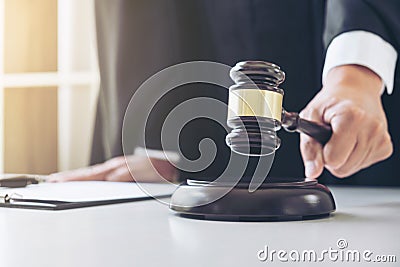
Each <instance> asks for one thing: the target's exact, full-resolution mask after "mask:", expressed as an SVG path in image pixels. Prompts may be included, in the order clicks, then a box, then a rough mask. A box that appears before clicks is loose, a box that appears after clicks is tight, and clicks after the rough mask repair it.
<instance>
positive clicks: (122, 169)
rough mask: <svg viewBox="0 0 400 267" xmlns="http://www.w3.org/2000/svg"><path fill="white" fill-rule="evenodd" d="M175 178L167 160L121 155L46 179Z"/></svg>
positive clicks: (127, 180)
mask: <svg viewBox="0 0 400 267" xmlns="http://www.w3.org/2000/svg"><path fill="white" fill-rule="evenodd" d="M128 165H129V168H128ZM133 176H134V177H133ZM176 178H177V170H176V168H175V167H174V166H173V165H172V164H171V163H169V162H168V161H165V160H160V159H153V158H148V157H147V156H135V155H134V156H128V157H126V160H125V157H123V156H121V157H116V158H112V159H110V160H108V161H106V162H104V163H101V164H97V165H93V166H89V167H86V168H81V169H77V170H72V171H66V172H60V173H54V174H51V175H50V176H49V177H48V181H49V182H67V181H93V180H97V181H114V182H117V181H119V182H134V181H135V182H165V181H170V182H173V181H174V180H175V179H176Z"/></svg>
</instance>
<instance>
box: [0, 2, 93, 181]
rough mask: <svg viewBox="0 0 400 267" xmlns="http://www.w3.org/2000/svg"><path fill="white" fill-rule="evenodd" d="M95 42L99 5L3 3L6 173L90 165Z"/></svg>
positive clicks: (0, 147) (1, 98) (0, 78)
mask: <svg viewBox="0 0 400 267" xmlns="http://www.w3.org/2000/svg"><path fill="white" fill-rule="evenodd" d="M95 40H96V38H95V25H94V11H93V0H0V111H1V113H0V173H4V172H6V173H38V174H47V173H51V172H56V171H62V170H67V169H72V168H77V167H81V166H85V165H87V164H88V163H89V158H90V148H91V138H92V131H93V125H94V116H95V109H96V99H97V94H98V88H99V86H98V84H99V75H98V67H97V58H96V57H97V52H96V42H95Z"/></svg>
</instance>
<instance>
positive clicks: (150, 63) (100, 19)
mask: <svg viewBox="0 0 400 267" xmlns="http://www.w3.org/2000/svg"><path fill="white" fill-rule="evenodd" d="M349 2H351V4H350V5H351V8H353V9H354V8H355V9H356V10H357V11H353V12H350V11H349V12H350V14H351V15H350V16H348V15H346V14H345V13H346V12H347V9H346V7H344V5H347V4H348V3H349ZM370 2H373V4H371V3H370ZM387 2H388V3H390V4H391V5H396V3H395V1H392V2H389V1H387ZM380 3H381V1H368V3H367V1H365V3H364V1H359V0H353V1H345V0H344V1H337V0H334V1H332V2H330V3H328V16H327V30H326V31H325V32H326V34H325V40H326V42H327V43H329V41H330V40H331V39H332V38H333V37H334V36H336V35H337V34H339V33H341V32H343V31H347V30H351V29H353V28H352V27H351V25H353V24H351V23H354V25H356V26H357V27H363V26H364V27H367V28H365V29H366V30H369V27H372V26H371V25H370V24H372V23H376V22H378V23H383V24H384V25H389V26H388V27H387V28H385V29H390V32H391V34H392V35H394V32H395V31H396V30H395V29H396V28H397V29H399V28H398V26H399V25H398V24H396V23H395V22H394V20H396V19H397V18H395V17H394V16H395V14H396V13H395V12H394V11H393V9H394V7H392V9H390V8H389V9H387V8H383V7H382V4H380ZM385 3H386V2H385ZM371 5H377V6H379V9H377V10H379V12H383V13H379V14H378V13H377V14H375V13H374V12H375V11H374V10H373V9H371ZM325 7H326V6H325V2H324V1H320V0H311V1H298V0H286V1H274V0H264V1H257V0H253V1H241V0H219V1H213V0H201V1H200V0H199V1H185V0H168V1H156V0H146V1H131V0H118V1H107V0H97V1H96V22H97V36H98V37H97V38H98V49H99V63H100V75H101V91H100V96H99V105H98V114H97V117H96V127H95V136H94V142H93V153H92V163H97V162H102V161H104V160H105V159H108V158H111V157H113V156H117V155H121V154H122V149H121V134H122V133H121V128H122V120H123V115H124V112H125V109H126V107H127V105H128V102H129V99H130V97H131V96H132V95H133V93H134V92H135V90H136V89H137V88H138V87H139V86H140V84H141V83H143V82H144V81H145V80H146V79H147V78H149V77H150V76H151V75H153V74H154V73H156V72H158V71H160V70H162V69H163V68H165V67H168V66H170V65H173V64H176V63H181V62H186V61H193V60H210V61H216V62H221V63H224V64H228V65H234V64H235V63H236V62H238V61H241V60H254V59H257V60H266V61H271V62H275V63H277V64H279V65H280V66H281V67H282V68H283V69H284V70H285V72H286V73H287V80H286V81H285V83H284V85H283V88H285V99H284V106H285V108H286V109H287V110H294V111H298V110H301V109H302V108H303V107H304V106H305V105H306V104H307V103H308V102H309V101H310V100H311V99H312V97H313V96H314V95H315V94H316V93H317V92H318V91H319V89H320V86H321V80H320V79H321V71H322V65H323V59H324V50H325V48H324V44H323V32H324V22H325ZM358 7H360V9H358ZM396 8H397V10H399V8H398V6H396ZM364 9H366V10H367V11H368V13H367V14H368V15H367V16H368V17H370V16H371V14H375V15H376V17H377V18H381V17H382V14H389V15H388V16H393V18H392V19H387V20H385V22H381V20H379V19H376V20H371V21H367V20H365V19H364V17H363V15H362V14H364V13H362V12H364ZM386 9H387V10H386ZM367 11H365V12H367ZM354 12H355V13H356V14H359V15H354ZM376 12H377V11H376ZM385 12H387V13H385ZM336 16H345V17H346V19H343V20H337V19H336V20H335V17H336ZM358 17H359V18H358ZM385 18H386V17H385ZM363 19H364V20H363ZM353 20H354V22H353ZM358 21H359V23H358ZM338 22H340V23H338ZM397 22H398V21H397ZM349 25H350V26H349ZM356 26H354V27H356ZM348 27H349V28H348ZM374 27H375V26H374ZM359 29H364V28H359ZM373 29H380V28H379V27H375V28H373ZM388 31H389V30H388ZM374 32H376V33H378V34H380V32H379V31H378V30H376V31H374ZM397 32H399V31H398V30H397ZM384 34H385V33H384ZM383 36H384V37H385V39H386V40H388V41H389V42H391V43H392V44H393V45H395V46H396V47H397V48H398V42H397V43H396V42H395V40H393V39H390V38H388V37H387V36H386V35H383ZM399 88H400V87H399ZM399 94H400V92H399V90H396V89H395V90H394V94H393V95H392V96H390V97H384V102H385V107H386V109H387V112H388V117H389V124H390V125H391V128H390V130H391V133H392V136H393V137H396V136H399V134H400V132H399V126H400V125H399V123H398V122H396V121H395V118H394V115H395V113H394V111H392V110H391V109H394V102H395V100H394V99H399V97H398V96H399ZM197 96H205V97H212V98H215V99H219V100H221V101H225V102H226V101H227V93H226V90H225V89H221V88H218V87H216V86H211V85H204V84H201V85H198V84H193V85H187V86H181V87H179V88H177V89H176V90H174V91H173V92H171V93H170V94H168V95H167V96H166V97H165V98H163V99H162V101H160V103H158V104H157V105H156V108H155V110H154V112H153V113H152V114H151V116H150V120H149V123H148V125H149V128H150V130H151V132H152V134H151V135H149V136H146V139H148V142H147V143H148V144H149V145H148V146H149V147H150V148H159V147H160V140H159V139H160V138H159V136H160V135H159V132H160V129H161V125H162V122H163V121H164V119H165V117H166V115H167V114H168V112H169V111H170V110H171V109H172V108H173V107H174V106H176V105H177V104H178V103H180V102H182V101H185V100H186V99H190V98H193V97H197ZM221 116H223V117H224V118H225V117H226V113H225V114H221ZM131 130H132V132H131V133H129V134H128V135H129V136H132V138H129V140H125V141H127V142H130V144H129V145H128V146H127V147H134V146H135V143H136V141H135V140H136V139H137V138H138V137H137V131H135V129H131ZM225 135H226V132H225V130H224V129H223V127H221V126H219V125H217V124H216V123H213V122H212V121H207V120H202V119H200V120H196V121H194V122H192V123H191V124H190V125H189V124H188V125H187V126H186V127H185V128H184V130H183V132H182V135H181V138H180V141H181V148H182V151H183V152H184V153H185V156H187V157H188V158H193V159H194V158H196V157H198V156H199V151H198V143H199V141H200V140H201V139H203V138H205V137H210V138H212V139H213V140H214V141H215V142H216V144H217V147H218V154H217V157H216V160H215V161H214V163H213V164H212V165H211V166H210V167H209V168H207V169H206V170H204V171H202V172H197V173H188V172H182V177H183V178H185V177H192V178H193V177H196V178H204V177H206V178H207V179H213V178H215V177H217V176H218V175H219V174H220V173H221V172H222V171H223V170H224V168H225V166H226V164H227V159H228V158H229V155H230V153H231V151H230V150H229V148H228V147H227V146H226V145H225V142H224V139H225ZM279 136H280V137H281V139H282V146H281V148H280V149H279V151H278V152H277V154H276V157H275V161H274V165H273V168H272V170H271V173H270V175H272V176H289V177H298V176H302V175H303V166H302V162H301V156H300V153H299V149H298V147H299V140H298V136H296V135H295V134H287V133H284V132H283V131H281V132H279ZM394 139H396V138H394ZM395 142H396V143H395V145H396V147H397V148H398V147H399V144H398V142H397V141H396V140H395ZM396 154H397V155H396ZM399 158H400V157H399V154H398V151H397V149H396V150H395V155H394V156H392V158H391V159H389V160H387V161H386V162H384V163H380V164H378V165H376V166H374V167H372V168H370V170H367V171H363V172H361V173H359V174H357V175H355V176H354V177H353V178H351V179H347V180H346V181H338V180H337V179H333V178H332V177H331V176H330V175H329V174H328V173H324V175H323V176H324V177H323V179H322V181H325V182H342V183H343V182H347V183H366V184H400V182H399V181H400V179H395V178H396V177H395V170H399V168H398V166H399V165H398V164H400V161H399ZM256 163H257V159H256V158H252V159H251V162H250V164H249V166H248V170H247V172H246V175H247V176H251V175H252V169H253V168H254V165H255V164H256Z"/></svg>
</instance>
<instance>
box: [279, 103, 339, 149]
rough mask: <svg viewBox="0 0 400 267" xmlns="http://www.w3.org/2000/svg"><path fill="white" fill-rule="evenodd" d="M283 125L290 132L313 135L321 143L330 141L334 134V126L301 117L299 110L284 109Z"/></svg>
mask: <svg viewBox="0 0 400 267" xmlns="http://www.w3.org/2000/svg"><path fill="white" fill-rule="evenodd" d="M282 126H283V128H285V130H286V131H288V132H294V131H296V132H299V133H304V134H306V135H309V136H311V137H312V138H314V139H315V140H317V141H318V142H319V143H320V144H322V145H325V144H326V143H328V141H329V139H330V138H331V136H332V128H331V127H330V126H329V125H326V124H321V123H318V122H314V121H309V120H306V119H302V118H300V116H299V114H298V113H297V112H287V111H285V110H284V111H283V114H282Z"/></svg>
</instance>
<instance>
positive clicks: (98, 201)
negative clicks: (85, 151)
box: [0, 182, 176, 211]
mask: <svg viewBox="0 0 400 267" xmlns="http://www.w3.org/2000/svg"><path fill="white" fill-rule="evenodd" d="M175 187H176V186H174V185H168V184H164V185H163V184H147V185H146V188H147V189H149V188H150V189H151V190H152V191H153V192H145V191H144V190H143V188H141V187H140V186H139V185H138V184H135V183H117V182H67V183H56V184H50V183H48V184H47V183H44V184H40V185H29V186H27V187H26V188H20V189H13V188H9V189H2V190H0V208H17V209H34V210H50V211H59V210H69V209H78V208H87V207H95V206H103V205H112V204H122V203H129V202H137V201H145V200H151V199H154V198H157V199H164V198H169V197H170V196H171V195H172V193H173V191H174V190H175ZM94 191H95V192H94ZM149 193H150V194H149Z"/></svg>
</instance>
